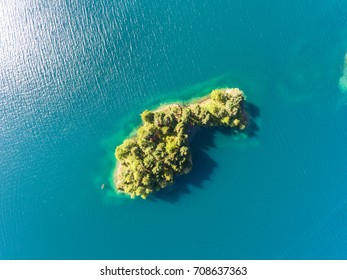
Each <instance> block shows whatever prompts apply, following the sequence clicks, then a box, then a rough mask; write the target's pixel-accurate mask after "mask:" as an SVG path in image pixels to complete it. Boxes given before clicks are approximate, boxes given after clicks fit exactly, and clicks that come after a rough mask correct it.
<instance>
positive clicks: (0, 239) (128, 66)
mask: <svg viewBox="0 0 347 280" xmlns="http://www.w3.org/2000/svg"><path fill="white" fill-rule="evenodd" d="M182 7H184V8H182ZM0 8H1V9H0V29H1V31H2V32H1V37H0V48H1V51H0V59H1V61H2V64H1V66H0V96H1V98H0V121H1V125H0V155H1V160H0V225H1V226H0V259H346V258H347V253H346V250H345V248H346V247H347V240H346V238H345V236H346V235H347V225H346V220H347V191H346V190H347V189H346V182H347V173H346V170H347V161H346V158H347V146H346V145H345V139H347V129H346V126H345V125H344V123H345V120H346V118H347V105H346V101H347V99H346V93H345V92H343V91H341V90H340V88H339V79H340V77H341V76H342V75H343V71H344V70H343V68H344V59H345V54H346V51H347V40H346V38H347V25H346V22H347V16H346V15H347V2H346V1H338V0H332V1H328V3H327V1H313V2H312V1H304V2H303V1H294V2H293V1H291V2H290V3H283V1H270V2H267V3H265V4H264V1H254V0H253V1H238V0H235V1H224V0H217V1H191V2H189V3H188V2H185V1H175V2H172V1H169V2H168V3H162V1H159V2H157V1H151V3H145V2H143V1H136V0H131V1H129V0H124V1H116V2H114V1H109V0H103V1H91V2H88V3H85V2H83V1H80V0H77V1H65V2H61V1H57V2H55V3H44V2H42V1H39V0H33V1H23V4H22V5H21V6H19V5H18V4H14V3H12V2H10V1H7V0H5V1H2V2H1V3H0ZM225 86H229V87H239V88H240V89H242V90H243V91H244V92H245V94H246V96H247V102H248V106H249V111H250V114H251V115H252V120H253V122H252V125H251V126H250V128H249V130H248V131H247V133H243V134H240V133H235V132H233V131H231V130H227V129H201V130H199V131H198V132H197V133H196V135H195V137H194V139H193V141H192V153H193V164H194V167H193V170H192V172H191V173H190V174H188V175H186V176H181V177H179V178H177V181H176V183H175V184H174V185H172V186H170V187H168V188H166V189H165V190H163V191H162V192H160V193H157V194H156V195H153V196H152V197H150V198H148V199H147V200H141V199H135V200H131V199H129V198H127V197H126V196H124V195H120V194H116V193H115V192H114V191H113V187H112V172H113V170H114V167H115V160H114V155H113V154H114V149H115V147H116V146H117V145H119V144H120V143H121V142H122V141H123V140H124V139H125V138H126V137H128V136H129V134H130V133H131V132H132V131H134V130H135V129H136V127H137V126H138V125H139V124H140V117H139V114H140V113H141V112H142V111H143V110H145V109H148V108H150V109H154V108H156V107H158V106H160V105H161V104H165V103H168V102H176V101H188V100H191V99H194V98H198V97H199V96H203V95H205V94H207V93H208V92H209V91H210V90H212V89H213V88H216V87H225ZM102 184H105V188H104V189H103V190H101V188H100V187H101V185H102Z"/></svg>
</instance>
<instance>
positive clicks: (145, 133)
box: [115, 88, 247, 198]
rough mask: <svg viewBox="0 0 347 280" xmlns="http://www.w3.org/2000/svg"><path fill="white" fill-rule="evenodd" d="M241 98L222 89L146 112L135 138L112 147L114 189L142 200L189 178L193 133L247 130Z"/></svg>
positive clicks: (235, 92) (236, 90)
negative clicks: (204, 129)
mask: <svg viewBox="0 0 347 280" xmlns="http://www.w3.org/2000/svg"><path fill="white" fill-rule="evenodd" d="M244 99H245V97H244V94H243V92H242V91H241V90H239V89H237V88H233V89H231V88H225V89H216V90H213V91H212V92H211V93H210V95H209V96H207V97H205V98H203V99H201V100H200V101H197V102H194V103H191V104H187V105H179V104H171V105H167V106H165V107H163V108H162V109H158V110H156V111H149V110H145V111H144V112H143V113H142V114H141V119H142V122H143V124H142V125H141V126H140V127H139V128H138V130H137V133H136V135H135V136H134V137H132V138H130V139H126V140H124V142H123V143H122V144H121V145H119V146H118V147H117V148H116V151H115V156H116V159H117V161H118V168H117V174H116V182H115V184H116V190H117V191H120V192H124V193H127V194H129V195H130V196H131V197H132V198H134V197H136V196H140V197H142V198H146V197H147V196H148V195H149V194H151V193H153V192H155V191H158V190H160V189H162V188H165V187H166V186H168V185H170V184H172V183H173V182H174V178H175V176H176V175H180V174H185V173H188V172H189V171H190V170H191V169H192V159H191V153H190V150H189V133H190V131H191V130H192V128H193V127H194V126H202V127H207V126H228V127H234V128H238V129H240V130H242V129H244V128H245V127H246V126H247V116H246V113H245V111H244V109H243V106H242V103H243V101H244Z"/></svg>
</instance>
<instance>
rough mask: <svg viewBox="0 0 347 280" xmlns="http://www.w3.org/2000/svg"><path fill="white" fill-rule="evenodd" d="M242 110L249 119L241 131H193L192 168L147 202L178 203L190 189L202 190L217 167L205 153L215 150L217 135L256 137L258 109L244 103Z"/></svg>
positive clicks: (213, 128) (216, 128) (230, 129)
mask: <svg viewBox="0 0 347 280" xmlns="http://www.w3.org/2000/svg"><path fill="white" fill-rule="evenodd" d="M244 110H245V111H246V112H247V115H248V117H249V120H248V126H247V128H246V129H245V130H244V131H242V132H239V131H236V130H235V129H233V128H230V127H207V128H205V127H198V128H196V129H195V132H194V137H193V138H192V140H191V143H190V149H191V153H192V161H193V168H192V170H191V171H190V172H189V173H188V174H185V175H180V176H177V177H176V178H175V182H174V184H172V185H170V186H167V187H166V188H164V189H162V190H160V191H159V192H156V193H154V194H153V195H152V196H150V197H148V198H147V199H148V200H152V201H156V200H164V201H167V202H171V203H175V202H178V201H179V199H180V197H181V196H182V195H185V194H190V193H191V191H190V187H191V186H193V187H197V188H202V187H203V183H204V181H209V180H210V177H211V174H212V173H213V171H214V169H215V168H216V167H217V166H218V164H217V162H216V161H215V160H213V159H212V158H211V157H210V156H209V154H208V153H207V151H208V150H209V149H211V148H217V146H216V144H215V138H216V134H217V133H221V134H224V135H227V136H233V135H237V134H239V133H243V134H245V135H247V137H256V136H257V131H258V130H259V126H258V125H257V124H256V122H255V121H256V119H257V118H258V117H260V110H259V107H257V106H256V105H254V104H252V103H250V102H245V103H244Z"/></svg>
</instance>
